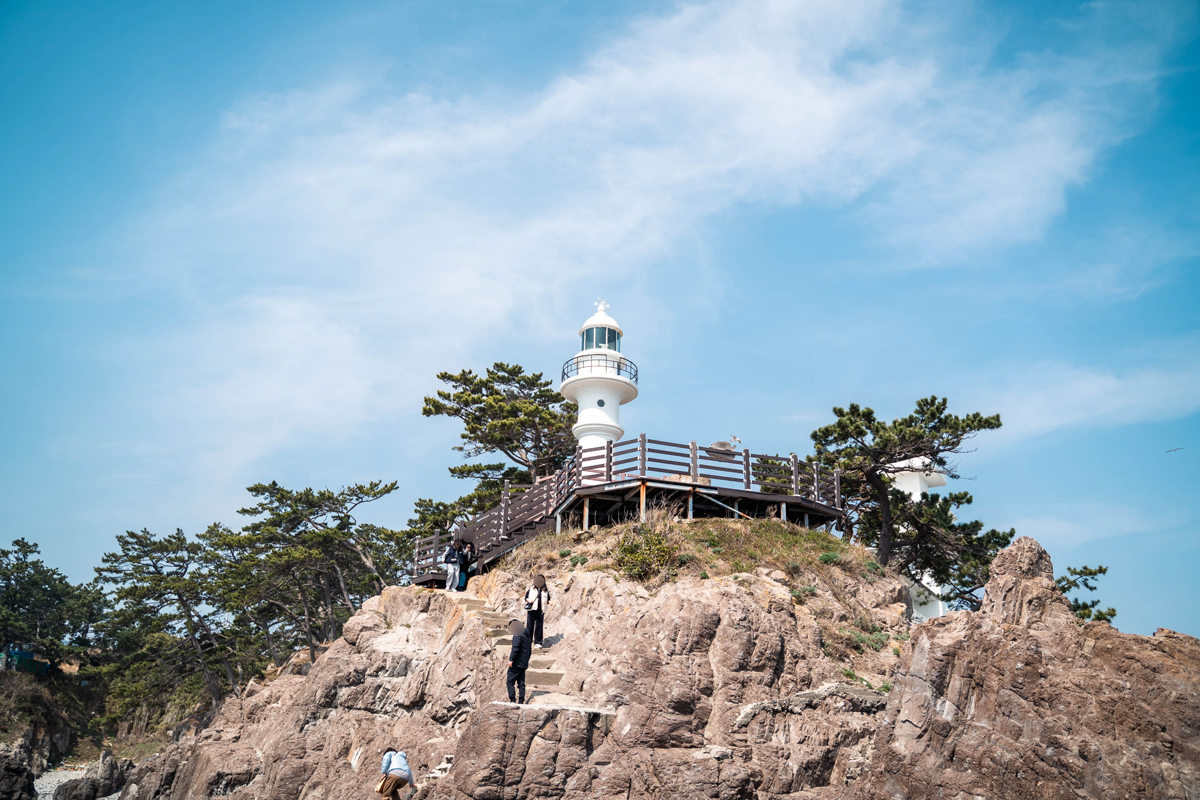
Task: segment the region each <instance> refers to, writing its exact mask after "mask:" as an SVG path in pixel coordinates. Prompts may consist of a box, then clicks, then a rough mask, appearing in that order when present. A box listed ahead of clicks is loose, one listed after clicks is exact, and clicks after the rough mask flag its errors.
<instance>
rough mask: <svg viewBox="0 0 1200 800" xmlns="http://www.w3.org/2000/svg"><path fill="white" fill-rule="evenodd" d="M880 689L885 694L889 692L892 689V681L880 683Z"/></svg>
mask: <svg viewBox="0 0 1200 800" xmlns="http://www.w3.org/2000/svg"><path fill="white" fill-rule="evenodd" d="M879 691H881V692H883V693H884V694H889V693H890V692H891V691H892V682H891V681H884V682H883V683H881V684H879Z"/></svg>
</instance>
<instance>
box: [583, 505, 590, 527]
mask: <svg viewBox="0 0 1200 800" xmlns="http://www.w3.org/2000/svg"><path fill="white" fill-rule="evenodd" d="M588 499H589V498H587V497H585V498H583V529H584V530H585V531H586V530H588V522H589V520H588Z"/></svg>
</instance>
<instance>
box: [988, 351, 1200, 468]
mask: <svg viewBox="0 0 1200 800" xmlns="http://www.w3.org/2000/svg"><path fill="white" fill-rule="evenodd" d="M1114 355H1115V357H1117V358H1119V359H1120V360H1121V361H1123V362H1126V363H1129V364H1135V365H1136V366H1127V367H1124V368H1117V369H1112V368H1107V369H1106V368H1097V367H1081V366H1078V365H1074V364H1069V363H1062V362H1049V361H1047V362H1042V363H1039V364H1033V365H1028V366H1022V367H1020V368H1019V369H1012V370H1006V371H1004V372H1003V373H1002V374H1000V375H991V376H989V377H985V378H983V379H981V380H980V382H979V383H978V384H977V385H976V386H975V387H973V389H972V390H971V392H970V396H969V398H968V399H969V402H968V403H967V404H966V405H967V407H971V408H980V409H981V410H986V411H987V413H996V412H998V413H999V414H1000V417H1001V419H1002V420H1003V422H1004V427H1003V428H1002V429H1001V431H1000V433H999V434H998V440H999V441H1002V442H1006V443H1009V444H1011V443H1014V442H1018V441H1021V440H1023V439H1028V438H1030V437H1034V436H1039V435H1041V434H1044V433H1048V432H1050V431H1055V430H1060V429H1068V428H1077V427H1083V426H1105V425H1128V424H1133V423H1139V422H1155V421H1160V420H1166V419H1176V418H1178V417H1182V416H1186V415H1188V414H1192V413H1194V412H1195V411H1196V410H1197V409H1200V337H1197V336H1191V337H1184V338H1181V339H1177V340H1170V341H1159V342H1155V343H1154V345H1153V347H1142V348H1138V349H1137V350H1135V351H1126V352H1123V353H1118V354H1114Z"/></svg>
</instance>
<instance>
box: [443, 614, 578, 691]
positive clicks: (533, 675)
mask: <svg viewBox="0 0 1200 800" xmlns="http://www.w3.org/2000/svg"><path fill="white" fill-rule="evenodd" d="M449 595H450V599H451V600H452V601H453V602H455V603H457V604H458V605H459V606H461V607H462V609H463V611H467V612H472V613H474V614H477V615H478V617H479V620H480V621H481V622H482V623H483V625H484V627H485V628H486V634H487V636H488V637H489V638H490V639H491V640H492V652H493V654H495V653H499V654H500V655H501V656H502V657H503V658H504V660H505V661H507V660H508V656H509V653H510V648H511V647H512V635H511V634H509V632H508V621H509V620H510V619H512V618H511V617H509V616H508V615H507V614H501V613H500V612H498V611H496V610H495V609H494V608H492V607H491V606H489V605H488V604H487V601H485V600H482V599H480V598H478V597H470V596H468V595H465V594H461V593H458V592H450V593H449ZM563 675H564V673H562V672H559V671H556V670H555V669H554V657H553V656H551V655H550V654H549V653H548V652H546V651H545V650H534V651H533V653H532V654H531V655H530V658H529V669H527V670H525V685H526V687H529V694H530V697H532V695H533V690H532V687H534V686H536V687H538V688H545V687H552V686H558V684H559V682H560V681H561V680H562V678H563Z"/></svg>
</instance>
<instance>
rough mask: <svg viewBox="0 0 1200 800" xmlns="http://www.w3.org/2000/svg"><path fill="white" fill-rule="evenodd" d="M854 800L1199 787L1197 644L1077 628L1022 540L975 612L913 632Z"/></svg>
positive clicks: (1043, 561)
mask: <svg viewBox="0 0 1200 800" xmlns="http://www.w3.org/2000/svg"><path fill="white" fill-rule="evenodd" d="M886 716H887V718H888V719H889V722H888V723H887V724H886V725H885V726H884V727H883V728H882V729H881V730H880V733H879V736H878V737H877V739H876V742H875V756H874V758H873V760H872V763H871V767H870V773H869V775H868V776H867V778H866V779H865V780H864V781H863V782H862V785H861V786H860V787H859V791H858V792H857V793H856V795H855V796H856V797H857V798H859V799H860V800H868V798H869V799H870V800H885V798H886V800H898V799H899V798H914V800H915V798H925V797H945V798H974V797H986V798H989V799H993V800H1001V798H1012V799H1013V800H1018V799H1019V800H1030V799H1031V798H1038V800H1043V799H1044V800H1051V799H1053V800H1060V798H1061V800H1068V798H1069V799H1070V800H1081V799H1084V798H1096V799H1097V800H1100V798H1143V799H1144V800H1151V799H1152V798H1178V799H1179V800H1184V799H1185V798H1187V799H1191V798H1197V797H1200V641H1198V640H1196V639H1195V638H1193V637H1191V636H1184V635H1181V634H1178V633H1174V632H1172V631H1168V630H1163V629H1160V630H1159V631H1158V632H1157V633H1156V634H1155V635H1154V636H1149V637H1148V636H1133V635H1130V634H1124V633H1120V632H1118V631H1117V630H1115V629H1114V628H1112V627H1111V626H1110V625H1108V624H1107V623H1098V622H1092V623H1088V624H1087V625H1084V626H1082V627H1080V626H1079V625H1078V624H1077V620H1076V619H1075V617H1074V615H1073V614H1071V611H1070V609H1069V607H1068V605H1067V602H1066V600H1064V599H1063V597H1062V595H1061V594H1059V593H1058V592H1056V591H1055V590H1054V573H1053V569H1052V566H1051V564H1050V559H1049V557H1048V556H1047V555H1046V552H1045V551H1044V550H1043V549H1042V548H1041V546H1039V545H1038V543H1037V542H1035V541H1034V540H1033V539H1029V538H1022V539H1018V540H1017V541H1016V542H1015V543H1014V544H1013V545H1012V546H1010V547H1009V548H1008V549H1007V550H1005V551H1004V552H1003V553H1001V554H1000V555H999V556H998V557H997V558H996V561H995V562H994V564H993V565H992V578H991V580H990V581H989V583H988V586H987V596H986V599H985V601H984V603H983V608H982V610H981V612H980V613H978V614H971V613H968V612H957V613H953V614H949V615H947V616H945V617H941V618H938V619H934V620H930V621H929V622H926V623H924V624H923V625H920V626H919V627H917V628H915V629H914V632H913V638H912V650H911V653H910V655H909V657H908V658H907V659H906V664H905V666H904V668H903V670H902V671H901V672H900V674H899V675H898V676H897V678H896V681H895V688H894V689H893V690H892V693H891V695H890V697H889V700H888V706H887V712H886Z"/></svg>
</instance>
